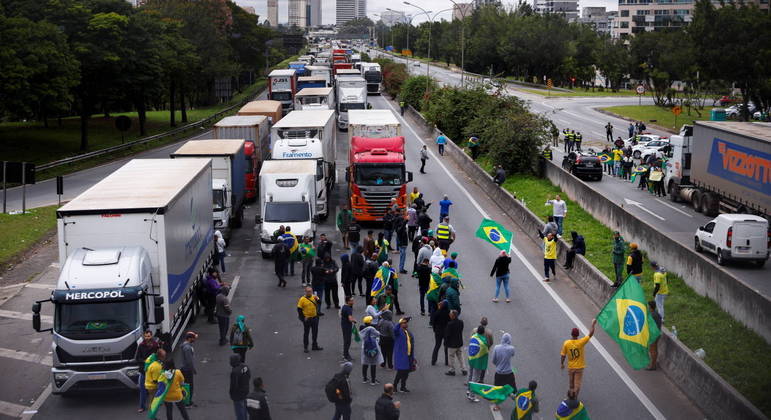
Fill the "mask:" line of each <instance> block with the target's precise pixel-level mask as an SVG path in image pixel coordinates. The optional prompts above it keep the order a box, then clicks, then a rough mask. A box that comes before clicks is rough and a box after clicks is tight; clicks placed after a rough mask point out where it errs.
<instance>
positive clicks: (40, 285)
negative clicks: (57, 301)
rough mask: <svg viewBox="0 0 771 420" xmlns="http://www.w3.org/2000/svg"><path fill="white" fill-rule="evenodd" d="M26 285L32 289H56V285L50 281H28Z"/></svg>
mask: <svg viewBox="0 0 771 420" xmlns="http://www.w3.org/2000/svg"><path fill="white" fill-rule="evenodd" d="M24 287H29V288H30V289H42V290H54V289H55V288H56V285H55V284H49V283H27V285H26V286H24Z"/></svg>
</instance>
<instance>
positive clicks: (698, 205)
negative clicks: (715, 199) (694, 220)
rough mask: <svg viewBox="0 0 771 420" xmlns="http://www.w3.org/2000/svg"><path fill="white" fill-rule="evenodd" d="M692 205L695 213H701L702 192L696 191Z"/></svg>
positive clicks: (692, 198)
mask: <svg viewBox="0 0 771 420" xmlns="http://www.w3.org/2000/svg"><path fill="white" fill-rule="evenodd" d="M691 205H693V211H695V212H696V213H701V191H694V192H693V194H692V195H691Z"/></svg>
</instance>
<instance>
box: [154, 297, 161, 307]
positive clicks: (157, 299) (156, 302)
mask: <svg viewBox="0 0 771 420" xmlns="http://www.w3.org/2000/svg"><path fill="white" fill-rule="evenodd" d="M153 306H155V307H158V306H161V307H163V296H153Z"/></svg>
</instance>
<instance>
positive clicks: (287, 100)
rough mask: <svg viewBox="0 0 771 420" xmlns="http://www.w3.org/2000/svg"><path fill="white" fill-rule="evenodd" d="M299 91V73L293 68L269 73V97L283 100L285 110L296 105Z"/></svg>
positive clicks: (282, 104) (282, 105)
mask: <svg viewBox="0 0 771 420" xmlns="http://www.w3.org/2000/svg"><path fill="white" fill-rule="evenodd" d="M295 93H297V73H296V72H295V71H294V70H292V69H285V70H273V71H272V72H270V74H269V75H268V99H272V100H274V101H279V102H281V107H282V108H283V109H284V112H285V113H286V112H289V111H291V110H292V107H293V106H294V95H295Z"/></svg>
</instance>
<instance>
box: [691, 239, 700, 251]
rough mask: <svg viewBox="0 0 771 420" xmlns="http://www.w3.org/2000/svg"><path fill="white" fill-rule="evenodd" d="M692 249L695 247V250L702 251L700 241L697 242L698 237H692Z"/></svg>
mask: <svg viewBox="0 0 771 420" xmlns="http://www.w3.org/2000/svg"><path fill="white" fill-rule="evenodd" d="M693 249H695V250H696V252H701V251H702V248H701V242H699V238H698V237H696V238H693Z"/></svg>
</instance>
